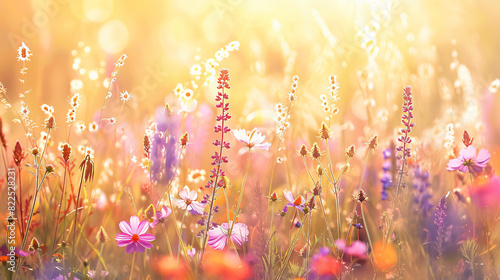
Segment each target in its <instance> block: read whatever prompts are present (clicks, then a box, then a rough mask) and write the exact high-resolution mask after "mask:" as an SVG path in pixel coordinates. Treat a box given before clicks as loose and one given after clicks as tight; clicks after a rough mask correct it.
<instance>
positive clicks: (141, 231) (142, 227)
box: [137, 220, 149, 235]
mask: <svg viewBox="0 0 500 280" xmlns="http://www.w3.org/2000/svg"><path fill="white" fill-rule="evenodd" d="M148 228H149V223H148V221H146V220H143V221H142V222H141V223H140V224H139V227H138V228H137V234H138V235H141V234H145V233H146V232H147V231H148Z"/></svg>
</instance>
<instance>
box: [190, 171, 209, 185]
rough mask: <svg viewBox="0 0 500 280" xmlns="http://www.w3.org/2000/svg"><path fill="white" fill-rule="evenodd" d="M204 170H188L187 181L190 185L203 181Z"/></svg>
mask: <svg viewBox="0 0 500 280" xmlns="http://www.w3.org/2000/svg"><path fill="white" fill-rule="evenodd" d="M205 174H206V172H205V170H203V169H194V170H190V171H189V173H188V177H187V180H188V182H190V183H194V184H197V183H199V182H202V181H205Z"/></svg>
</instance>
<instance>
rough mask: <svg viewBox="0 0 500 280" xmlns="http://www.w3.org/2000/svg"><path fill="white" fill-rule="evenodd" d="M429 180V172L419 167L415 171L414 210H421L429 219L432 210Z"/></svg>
mask: <svg viewBox="0 0 500 280" xmlns="http://www.w3.org/2000/svg"><path fill="white" fill-rule="evenodd" d="M429 178H430V176H429V171H427V170H422V169H420V167H419V166H417V167H415V168H414V169H413V190H414V193H413V203H414V208H413V209H414V211H415V212H417V211H419V209H420V210H421V211H422V214H423V216H424V217H427V213H428V212H429V211H430V210H431V209H432V204H431V203H430V199H431V198H432V195H431V194H430V193H429V186H430V185H431V183H430V182H429Z"/></svg>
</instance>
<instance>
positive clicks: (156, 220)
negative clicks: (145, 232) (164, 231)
mask: <svg viewBox="0 0 500 280" xmlns="http://www.w3.org/2000/svg"><path fill="white" fill-rule="evenodd" d="M171 213H172V210H171V209H170V208H168V207H167V206H165V205H163V206H162V207H161V210H159V211H156V215H155V217H153V222H152V223H150V224H149V225H150V226H151V227H152V228H154V227H155V226H156V225H157V224H163V223H165V222H166V219H167V217H168V216H170V214H171Z"/></svg>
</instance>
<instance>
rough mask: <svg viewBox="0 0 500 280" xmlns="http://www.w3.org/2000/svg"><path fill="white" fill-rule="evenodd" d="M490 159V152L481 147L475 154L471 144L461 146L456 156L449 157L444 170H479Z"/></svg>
mask: <svg viewBox="0 0 500 280" xmlns="http://www.w3.org/2000/svg"><path fill="white" fill-rule="evenodd" d="M489 160H490V154H489V153H488V151H487V150H485V149H481V151H479V153H478V154H477V155H476V148H474V147H473V146H472V145H470V146H468V147H467V148H463V149H462V150H461V151H460V153H459V154H458V158H454V159H451V160H450V161H449V162H448V166H447V167H446V170H448V171H455V170H458V171H460V172H467V171H469V172H479V171H481V170H482V169H483V168H485V167H486V163H488V161H489Z"/></svg>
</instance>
